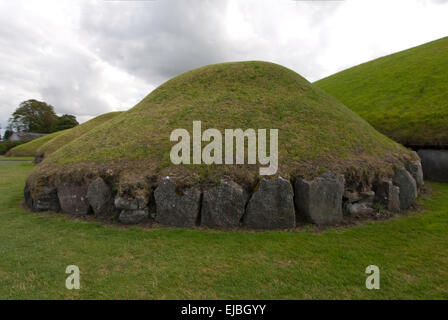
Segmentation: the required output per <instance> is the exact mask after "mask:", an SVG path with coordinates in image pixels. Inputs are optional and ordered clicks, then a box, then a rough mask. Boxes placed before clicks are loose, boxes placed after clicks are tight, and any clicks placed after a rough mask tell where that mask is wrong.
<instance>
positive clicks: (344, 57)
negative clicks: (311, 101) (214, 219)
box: [0, 0, 448, 128]
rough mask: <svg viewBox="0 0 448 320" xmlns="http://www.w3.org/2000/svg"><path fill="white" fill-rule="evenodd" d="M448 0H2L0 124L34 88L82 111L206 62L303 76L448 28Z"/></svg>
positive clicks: (134, 96) (59, 108)
mask: <svg viewBox="0 0 448 320" xmlns="http://www.w3.org/2000/svg"><path fill="white" fill-rule="evenodd" d="M447 17H448V0H345V1H303V0H302V1H293V0H215V1H213V0H177V1H176V0H155V1H132V0H122V1H116V0H115V1H114V0H109V1H100V0H98V1H83V0H73V1H69V0H55V1H51V0H48V1H46V0H39V1H36V0H28V1H26V0H22V1H21V0H0V124H1V125H2V127H3V128H5V126H6V124H7V119H8V118H9V116H10V115H11V113H12V112H13V111H14V109H15V108H16V107H17V106H18V105H19V103H20V102H21V101H24V100H27V99H32V98H33V99H39V100H43V101H46V102H47V103H50V104H51V105H53V106H54V107H55V109H56V112H57V113H59V114H62V113H70V114H74V115H76V116H77V118H78V120H79V121H80V122H83V121H86V120H88V119H90V118H92V117H94V116H97V115H99V114H102V113H105V112H109V111H114V110H127V109H129V108H131V107H132V106H134V105H135V104H136V103H137V102H138V101H140V100H141V99H142V98H143V97H144V96H145V95H147V94H148V93H149V92H150V91H151V90H153V89H154V88H155V87H157V86H158V85H159V84H161V83H162V82H164V81H166V80H168V79H169V78H171V77H173V76H175V75H177V74H179V73H182V72H184V71H187V70H189V69H192V68H195V67H199V66H202V65H206V64H210V63H218V62H224V61H239V60H265V61H271V62H276V63H279V64H282V65H284V66H286V67H288V68H291V69H293V70H295V71H296V72H298V73H299V74H301V75H302V76H304V77H305V78H307V79H308V80H310V81H315V80H318V79H320V78H322V77H324V76H327V75H330V74H332V73H334V72H337V71H339V70H343V69H345V68H347V67H350V66H353V65H357V64H359V63H362V62H365V61H368V60H371V59H373V58H376V57H379V56H383V55H386V54H389V53H393V52H396V51H399V50H403V49H407V48H409V47H413V46H416V45H419V44H422V43H425V42H428V41H431V40H435V39H438V38H442V37H444V36H447V35H448V18H447Z"/></svg>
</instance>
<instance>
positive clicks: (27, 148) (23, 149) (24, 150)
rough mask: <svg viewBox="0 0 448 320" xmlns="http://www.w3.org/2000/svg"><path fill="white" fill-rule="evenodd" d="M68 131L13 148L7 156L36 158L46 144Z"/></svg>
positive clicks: (54, 133)
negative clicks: (39, 150) (38, 151)
mask: <svg viewBox="0 0 448 320" xmlns="http://www.w3.org/2000/svg"><path fill="white" fill-rule="evenodd" d="M69 130H70V129H67V130H61V131H57V132H53V133H51V134H47V135H46V136H43V137H40V138H37V139H34V140H31V141H29V142H26V143H24V144H21V145H18V146H17V147H14V148H12V149H11V150H9V151H8V153H7V154H6V156H7V157H34V156H36V155H37V150H38V149H39V148H40V147H42V146H43V145H45V144H46V143H48V142H50V141H51V140H53V139H54V138H56V137H58V136H60V135H62V134H65V133H66V132H67V131H69Z"/></svg>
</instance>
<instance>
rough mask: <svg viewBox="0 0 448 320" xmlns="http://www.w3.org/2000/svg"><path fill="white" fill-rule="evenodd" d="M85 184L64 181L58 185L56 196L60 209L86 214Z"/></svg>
mask: <svg viewBox="0 0 448 320" xmlns="http://www.w3.org/2000/svg"><path fill="white" fill-rule="evenodd" d="M87 188H88V187H87V185H85V184H83V185H79V184H72V183H68V182H64V183H62V184H61V185H59V186H58V198H59V203H60V205H61V209H62V211H63V212H65V213H69V214H73V215H86V214H88V213H89V201H88V199H87Z"/></svg>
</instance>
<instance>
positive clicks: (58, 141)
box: [37, 111, 121, 156]
mask: <svg viewBox="0 0 448 320" xmlns="http://www.w3.org/2000/svg"><path fill="white" fill-rule="evenodd" d="M120 113H121V112H120V111H117V112H109V113H105V114H102V115H100V116H98V117H95V118H93V119H91V120H89V121H86V122H84V123H83V124H80V125H78V126H76V127H74V128H72V129H70V130H67V131H66V132H64V134H62V135H59V136H58V137H56V138H55V139H51V141H48V143H46V144H44V145H41V146H40V147H39V148H38V149H37V155H39V156H48V155H49V154H51V153H53V152H55V151H56V150H58V149H59V148H61V147H62V146H65V145H66V144H68V143H70V142H71V141H73V140H75V139H76V138H78V137H80V136H82V135H83V134H84V133H86V132H88V131H90V130H92V129H93V128H95V127H97V126H99V125H101V124H103V123H105V122H107V121H109V120H110V119H112V118H114V117H116V116H118V115H119V114H120Z"/></svg>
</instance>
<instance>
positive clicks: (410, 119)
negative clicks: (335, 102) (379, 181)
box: [315, 37, 448, 146]
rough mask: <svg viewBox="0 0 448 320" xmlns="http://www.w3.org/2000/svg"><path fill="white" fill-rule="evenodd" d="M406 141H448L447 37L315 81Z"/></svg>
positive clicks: (437, 143) (373, 122)
mask: <svg viewBox="0 0 448 320" xmlns="http://www.w3.org/2000/svg"><path fill="white" fill-rule="evenodd" d="M315 85H316V86H318V87H320V88H321V89H323V90H325V91H327V92H328V93H330V94H331V95H333V96H334V97H336V98H337V99H339V100H340V101H341V102H342V103H344V104H345V105H346V106H348V107H349V108H350V109H352V110H353V111H355V112H356V113H358V114H359V115H360V116H362V117H363V118H364V119H366V120H367V121H368V122H369V123H370V124H372V125H373V126H374V127H375V128H376V129H377V130H379V131H380V132H382V133H384V134H385V135H387V136H389V137H390V138H392V139H394V140H396V141H398V142H400V143H402V144H405V145H414V146H418V145H448V37H446V38H443V39H440V40H437V41H433V42H430V43H427V44H424V45H421V46H418V47H415V48H412V49H409V50H405V51H402V52H398V53H395V54H392V55H389V56H386V57H382V58H379V59H376V60H373V61H370V62H367V63H364V64H361V65H359V66H356V67H353V68H350V69H347V70H344V71H342V72H339V73H336V74H334V75H332V76H329V77H327V78H325V79H322V80H319V81H317V82H316V83H315Z"/></svg>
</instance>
